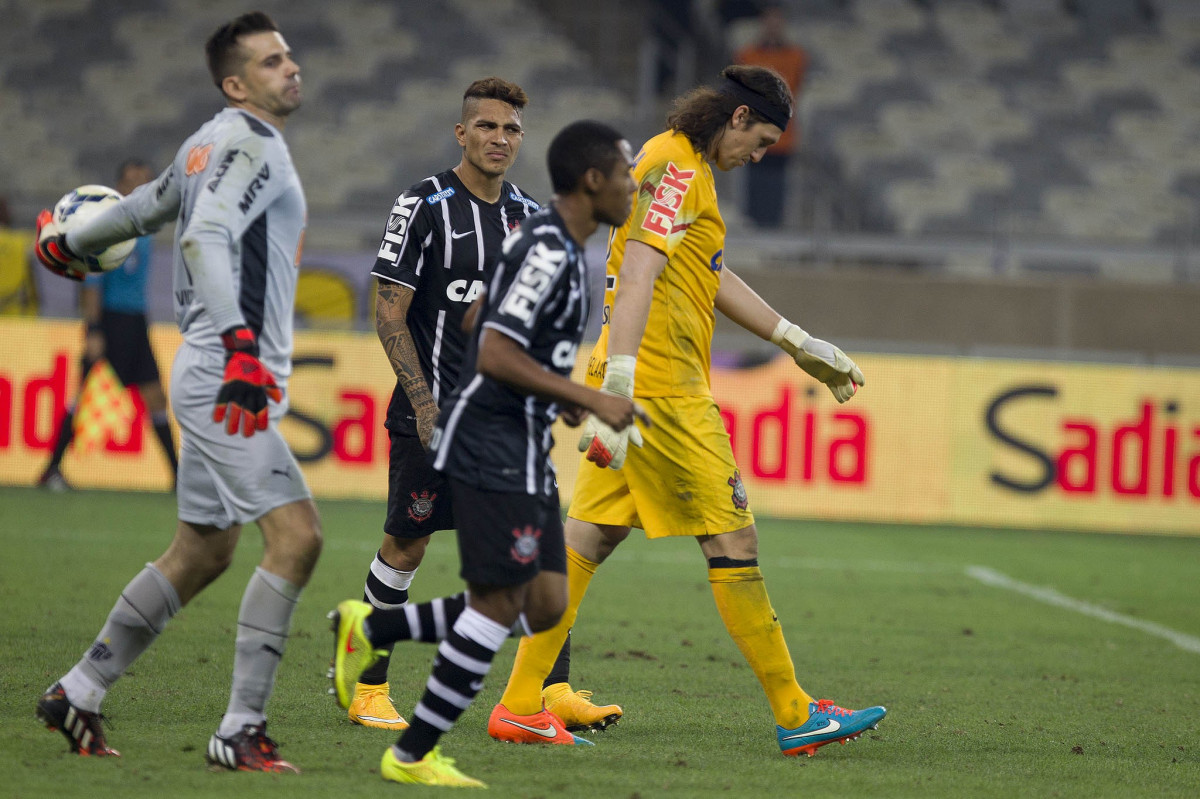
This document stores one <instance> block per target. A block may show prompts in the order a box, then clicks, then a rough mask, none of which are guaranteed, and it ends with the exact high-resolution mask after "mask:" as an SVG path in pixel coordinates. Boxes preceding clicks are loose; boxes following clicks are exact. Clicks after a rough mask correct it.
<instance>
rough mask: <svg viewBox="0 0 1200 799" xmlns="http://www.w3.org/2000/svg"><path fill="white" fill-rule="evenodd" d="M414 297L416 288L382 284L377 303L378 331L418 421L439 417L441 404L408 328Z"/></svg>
mask: <svg viewBox="0 0 1200 799" xmlns="http://www.w3.org/2000/svg"><path fill="white" fill-rule="evenodd" d="M412 297H413V292H412V289H409V288H407V287H403V286H397V285H394V284H391V283H385V282H383V281H380V284H379V294H378V297H377V300H376V303H375V332H376V333H377V334H378V336H379V343H380V344H382V345H383V351H384V353H385V354H386V355H387V358H388V362H389V363H390V364H391V366H392V371H393V372H394V373H395V375H396V382H397V383H398V384H399V386H400V387H401V388H402V389H403V390H404V393H405V395H406V396H407V397H408V400H409V402H410V403H411V404H412V407H413V411H414V412H415V413H416V415H417V418H418V419H423V418H426V417H427V416H433V415H436V413H437V405H436V403H434V401H433V394H431V393H430V391H429V384H428V383H426V382H425V374H424V373H423V372H422V371H421V359H420V357H419V356H418V355H417V345H416V343H415V342H414V341H413V337H412V332H411V331H410V330H409V329H408V321H407V318H408V308H409V305H410V304H411V303H412Z"/></svg>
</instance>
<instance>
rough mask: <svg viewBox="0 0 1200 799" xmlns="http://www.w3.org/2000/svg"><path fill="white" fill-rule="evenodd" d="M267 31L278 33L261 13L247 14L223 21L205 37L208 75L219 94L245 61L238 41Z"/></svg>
mask: <svg viewBox="0 0 1200 799" xmlns="http://www.w3.org/2000/svg"><path fill="white" fill-rule="evenodd" d="M267 31H276V32H278V31H279V28H277V27H275V22H274V21H273V20H272V19H271V18H270V17H268V16H267V15H266V14H264V13H263V12H261V11H251V12H249V13H248V14H242V15H241V16H240V17H237V18H235V19H231V20H230V21H229V22H226V23H225V24H224V25H222V26H221V27H219V28H217V29H216V30H215V31H213V35H212V36H209V37H208V41H207V42H205V43H204V55H205V56H206V57H207V58H208V72H209V74H210V75H212V79H213V83H215V84H216V85H217V88H218V89H221V93H222V94H224V93H225V90H224V89H223V88H222V86H221V85H222V84H223V83H224V82H225V79H226V78H228V77H229V76H230V75H233V74H236V73H237V71H238V69H240V68H241V66H242V63H243V62H244V61H245V57H244V56H243V55H242V54H241V53H240V52H239V48H238V45H239V42H238V40H239V39H241V37H243V36H246V35H248V34H251V33H265V32H267Z"/></svg>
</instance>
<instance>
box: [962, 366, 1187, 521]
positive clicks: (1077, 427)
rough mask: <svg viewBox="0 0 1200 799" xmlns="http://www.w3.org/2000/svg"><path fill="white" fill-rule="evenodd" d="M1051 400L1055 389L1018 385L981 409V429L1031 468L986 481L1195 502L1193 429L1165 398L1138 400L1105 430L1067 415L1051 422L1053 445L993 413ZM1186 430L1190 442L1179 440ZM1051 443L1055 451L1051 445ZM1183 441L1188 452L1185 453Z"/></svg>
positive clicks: (1033, 489)
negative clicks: (1029, 473)
mask: <svg viewBox="0 0 1200 799" xmlns="http://www.w3.org/2000/svg"><path fill="white" fill-rule="evenodd" d="M1057 396H1058V388H1057V387H1056V386H1042V385H1038V386H1021V387H1018V388H1016V389H1010V390H1008V391H1006V392H1004V393H1003V394H1000V395H999V396H997V397H996V398H995V399H994V400H993V401H992V402H991V404H990V405H989V406H988V410H987V413H986V415H985V418H986V420H987V424H988V429H989V431H990V432H991V434H992V435H993V437H995V438H996V439H997V440H998V441H999V442H1000V443H1001V444H1004V445H1007V446H1009V447H1012V448H1013V449H1014V450H1016V451H1017V452H1019V453H1021V454H1022V455H1023V456H1024V457H1026V458H1028V459H1029V462H1030V463H1031V464H1032V465H1033V466H1034V467H1035V469H1036V471H1035V475H1036V476H1035V477H1033V478H1032V479H1030V478H1028V477H1026V476H1024V475H1022V476H1020V477H1013V476H1010V475H1008V474H1007V473H1006V472H1003V471H999V470H997V471H993V472H992V481H993V482H994V483H996V484H998V485H1001V486H1004V487H1005V488H1008V489H1009V490H1014V491H1017V492H1019V493H1038V492H1041V491H1044V490H1046V489H1047V488H1050V487H1055V486H1056V487H1057V489H1058V490H1059V491H1061V492H1062V493H1063V494H1080V495H1084V496H1087V497H1094V496H1099V495H1101V494H1111V495H1115V496H1117V497H1122V498H1124V497H1129V498H1131V499H1149V498H1151V497H1161V498H1163V499H1172V498H1174V497H1175V496H1176V495H1177V493H1178V494H1183V487H1182V486H1180V485H1178V483H1179V482H1180V480H1181V479H1185V480H1186V481H1187V493H1188V494H1189V495H1191V496H1192V497H1200V449H1198V448H1197V447H1196V446H1195V445H1196V443H1197V442H1198V441H1200V427H1196V426H1184V425H1181V423H1180V421H1179V420H1178V417H1177V414H1178V413H1179V405H1178V403H1177V402H1176V401H1175V400H1173V399H1157V398H1145V399H1143V400H1142V401H1141V402H1140V403H1139V404H1138V405H1137V406H1136V407H1137V412H1136V415H1135V416H1134V418H1132V419H1128V418H1127V419H1123V420H1122V419H1118V420H1116V421H1115V422H1113V423H1110V424H1111V425H1112V426H1106V425H1105V424H1104V423H1102V422H1101V421H1099V420H1097V419H1091V418H1086V417H1082V418H1081V417H1067V418H1064V419H1063V420H1062V421H1061V422H1059V425H1058V429H1059V430H1060V431H1061V434H1062V435H1061V438H1060V440H1059V441H1058V442H1054V443H1047V442H1043V441H1039V440H1038V438H1037V437H1036V436H1030V435H1029V434H1028V432H1027V431H1024V430H1020V429H1019V428H1016V427H1009V426H1008V425H1005V424H1004V423H1003V421H1002V418H1003V417H1002V415H1001V411H1002V409H1003V408H1004V407H1005V406H1007V405H1008V404H1009V403H1014V402H1024V401H1028V400H1029V399H1036V400H1039V401H1045V400H1046V399H1053V398H1055V397H1057ZM1186 431H1191V434H1192V436H1191V439H1190V440H1189V439H1183V440H1181V438H1182V436H1186V435H1187V432H1186ZM1056 444H1057V446H1056ZM1189 444H1191V445H1192V447H1191V448H1190V449H1189V448H1188V446H1189Z"/></svg>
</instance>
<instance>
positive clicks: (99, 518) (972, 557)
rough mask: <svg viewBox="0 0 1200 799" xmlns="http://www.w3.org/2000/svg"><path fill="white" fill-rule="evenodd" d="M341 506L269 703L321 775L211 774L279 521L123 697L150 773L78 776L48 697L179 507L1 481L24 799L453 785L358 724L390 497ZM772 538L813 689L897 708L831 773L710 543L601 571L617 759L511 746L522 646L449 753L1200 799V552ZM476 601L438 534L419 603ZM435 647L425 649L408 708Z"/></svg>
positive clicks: (805, 679) (984, 539) (910, 535)
mask: <svg viewBox="0 0 1200 799" xmlns="http://www.w3.org/2000/svg"><path fill="white" fill-rule="evenodd" d="M320 506H321V512H322V516H323V520H324V525H325V538H326V545H325V551H324V554H323V556H322V561H321V563H320V565H319V567H318V569H317V573H316V575H315V577H314V579H313V581H312V583H311V585H310V586H309V588H308V590H307V591H306V592H305V595H304V597H303V599H302V601H301V604H300V607H299V609H298V611H297V614H296V617H295V621H294V625H293V634H292V638H291V640H290V642H289V645H288V650H287V654H286V656H285V658H284V661H283V665H282V666H281V668H280V672H279V679H278V684H277V686H276V691H275V695H274V697H273V698H272V700H271V704H270V706H269V708H268V710H269V712H270V732H271V735H272V737H274V738H276V740H278V741H279V742H280V744H281V747H282V752H283V754H284V756H285V757H287V758H288V759H290V760H292V761H293V762H295V763H296V764H297V765H298V766H300V767H301V768H302V769H303V771H304V773H303V774H302V775H301V776H298V777H296V776H282V775H264V774H233V773H227V772H222V773H212V772H210V771H208V770H207V769H206V767H205V765H204V762H203V752H204V747H205V744H206V742H207V740H208V737H209V735H210V734H211V733H212V731H213V730H214V729H215V727H216V724H217V722H218V720H219V718H220V716H221V713H222V712H223V711H224V708H225V702H226V699H227V696H228V690H229V679H230V664H231V660H232V657H233V630H234V623H235V619H236V614H237V607H238V604H239V602H240V599H241V594H242V589H243V587H244V585H245V581H246V578H247V577H248V575H249V573H250V571H251V570H252V569H253V567H254V565H255V563H256V561H257V560H258V557H259V554H260V551H261V544H260V537H259V534H258V531H257V529H256V528H253V527H250V528H247V530H246V532H245V534H244V536H243V541H242V543H241V545H240V548H239V552H238V555H237V559H236V562H235V564H234V566H233V567H232V568H231V569H230V571H229V573H227V574H226V575H224V576H223V577H222V578H221V579H220V580H218V581H217V582H216V583H215V584H214V585H212V586H211V587H210V588H209V589H208V590H207V591H206V592H205V593H203V594H201V596H200V597H198V598H197V599H196V600H195V601H194V602H193V603H192V604H191V605H190V606H188V607H187V608H185V609H184V610H183V612H182V613H180V614H179V615H178V616H177V617H176V618H175V620H174V621H173V622H172V624H171V626H170V627H169V628H168V630H167V632H166V633H165V634H164V635H163V636H162V638H161V639H160V640H159V641H158V642H157V643H156V645H155V646H154V647H152V648H151V650H150V651H149V652H148V653H147V654H146V655H145V656H143V657H142V659H141V660H139V661H138V662H136V663H135V664H134V666H133V668H132V670H131V671H130V673H129V674H128V675H127V676H126V677H125V678H124V679H123V680H121V681H120V682H119V683H118V684H117V686H116V687H115V688H114V689H113V691H112V692H111V693H110V694H109V698H108V701H107V703H106V705H105V712H106V713H107V715H108V716H110V718H111V721H112V726H111V727H110V728H109V732H108V736H109V742H110V744H111V745H113V746H114V747H116V748H117V749H119V750H121V752H122V754H123V757H122V758H120V759H119V760H112V759H105V760H101V759H90V758H79V757H75V756H72V755H68V754H67V752H66V741H65V740H64V739H63V738H62V736H61V735H60V734H59V733H50V732H47V731H46V730H45V729H43V728H42V727H41V726H40V725H39V724H38V722H37V721H36V720H35V719H34V715H33V710H34V703H35V701H36V700H37V697H38V695H39V694H40V692H41V691H42V690H43V689H44V688H45V687H46V686H47V685H49V684H50V683H51V682H52V681H53V680H54V679H56V678H57V677H58V676H59V675H60V674H62V673H63V672H64V671H65V670H66V669H67V668H69V667H70V666H71V664H72V663H74V662H75V660H76V659H77V658H78V657H79V656H80V654H81V653H82V652H83V651H84V650H85V649H86V648H87V647H88V645H89V644H90V643H91V640H92V636H93V635H94V634H95V633H96V632H97V631H98V629H99V627H100V625H101V623H102V622H103V620H104V617H105V616H106V614H107V613H108V611H109V609H110V607H111V606H112V603H113V601H114V600H115V598H116V596H117V593H118V592H119V590H120V589H121V587H122V586H123V585H124V584H125V583H126V582H127V581H128V580H129V578H130V577H132V576H133V574H135V573H136V572H137V571H138V570H139V569H140V568H141V566H142V564H143V563H144V562H145V561H147V560H151V559H153V558H155V557H157V555H158V554H159V553H160V552H161V551H162V549H163V548H164V547H165V546H166V544H167V542H168V541H169V540H170V537H171V534H172V531H173V529H174V514H175V508H174V502H173V499H172V498H171V497H169V496H166V495H138V494H117V493H101V492H80V493H74V494H68V495H53V494H48V493H45V492H40V491H37V490H34V489H19V488H3V489H0V531H2V533H0V535H2V536H3V549H2V551H0V601H2V605H0V607H3V613H2V615H0V618H2V621H0V644H2V645H0V653H2V655H3V663H2V665H0V775H3V776H2V784H0V796H5V797H13V798H14V799H44V798H45V797H47V796H63V797H77V796H87V797H109V796H112V797H117V796H121V797H130V796H160V797H161V796H170V797H171V799H182V798H183V797H210V796H211V797H217V796H222V797H223V796H235V795H243V794H245V793H250V794H252V795H254V796H256V797H274V796H279V797H284V796H287V797H297V796H303V797H337V799H346V797H350V796H355V797H367V796H380V795H390V794H396V795H400V794H401V793H403V794H404V795H405V796H421V795H444V791H442V792H440V793H438V792H435V791H434V790H431V789H416V788H411V787H407V786H397V785H391V784H384V783H383V782H382V781H380V779H379V776H378V764H379V758H380V755H381V754H382V752H383V750H384V748H385V747H386V746H387V745H388V744H389V743H391V742H392V740H393V739H394V735H393V734H392V733H388V732H385V731H379V730H368V729H364V728H361V727H356V726H354V725H352V724H350V723H349V721H348V720H347V719H346V717H345V714H344V713H342V712H340V711H338V710H337V708H336V706H335V705H334V702H333V700H332V698H331V697H329V696H328V695H326V687H327V681H326V680H325V677H324V675H325V669H326V666H327V664H328V661H329V649H330V639H331V636H330V635H329V633H328V631H327V622H326V620H325V613H326V611H328V610H329V609H330V608H331V607H333V605H334V604H335V603H336V602H337V601H338V600H340V599H344V598H347V597H358V596H360V595H361V589H362V583H363V578H364V576H365V570H366V567H367V565H368V563H369V561H370V558H371V556H372V554H373V553H374V551H375V549H376V547H377V546H378V543H379V537H380V532H379V531H380V527H381V524H382V520H383V513H384V507H383V503H365V502H353V503H352V502H322V503H321V505H320ZM760 532H761V539H762V542H761V563H762V567H763V571H764V573H765V574H766V577H767V586H768V590H769V591H770V594H771V598H772V601H773V604H774V606H775V609H776V611H777V612H778V615H779V618H780V619H781V621H782V622H783V625H784V630H785V633H786V635H787V638H788V642H789V645H790V648H791V653H792V658H793V660H794V661H795V663H796V670H797V674H798V675H799V678H800V683H801V685H803V686H805V688H806V689H807V690H808V691H809V692H810V693H813V694H814V695H815V696H817V697H828V698H831V699H834V700H835V701H837V702H838V703H839V704H843V705H846V706H849V707H859V706H862V705H865V704H877V703H878V704H883V705H886V706H887V707H888V711H889V713H888V717H887V718H886V719H885V720H884V722H883V723H882V725H881V726H880V729H879V730H878V731H877V732H873V733H870V734H868V735H864V736H863V738H862V739H861V740H859V741H857V742H854V743H852V744H849V745H846V746H836V745H834V746H829V747H826V748H824V749H822V750H821V751H820V753H819V754H818V755H817V756H816V757H815V758H812V759H808V758H800V759H792V758H784V757H782V756H780V755H779V753H778V749H777V747H776V744H775V736H774V725H773V722H772V720H771V716H770V712H769V710H768V708H767V704H766V701H765V699H764V698H763V695H762V693H761V691H760V690H759V687H758V684H757V682H756V681H755V679H754V676H753V674H752V673H751V671H750V669H749V668H748V667H747V666H746V665H745V663H744V661H743V660H742V658H741V656H740V655H739V653H738V651H737V649H736V648H735V646H734V645H733V643H732V642H731V641H730V640H729V638H728V637H727V636H726V634H725V631H724V629H723V627H722V626H721V623H720V620H719V618H718V616H717V613H716V610H715V608H714V606H713V601H712V597H711V594H710V592H709V589H708V584H707V581H706V577H705V565H704V561H703V558H702V557H701V555H700V552H699V548H698V547H697V546H696V545H695V544H694V543H693V542H692V541H689V540H672V541H661V542H654V543H650V542H647V541H645V540H644V539H643V538H642V537H641V536H639V535H635V536H632V537H631V538H630V540H629V541H628V542H627V543H626V544H625V545H624V546H623V547H622V548H621V549H620V550H618V552H617V553H616V554H615V555H614V556H613V558H612V559H611V560H610V561H609V562H608V563H607V564H605V565H604V566H602V567H601V569H600V571H599V572H598V573H597V576H596V578H595V579H594V580H593V582H592V587H591V590H590V592H589V595H588V599H587V601H586V602H585V604H584V606H583V611H582V613H581V614H580V619H579V622H578V624H577V625H576V628H575V654H574V678H573V683H574V685H575V687H577V688H588V689H591V690H593V691H595V692H596V699H597V700H599V701H615V702H619V703H621V704H622V705H623V706H624V708H625V713H626V716H625V720H624V721H622V722H621V724H619V725H617V726H616V727H613V728H610V729H609V730H608V731H607V732H604V733H600V734H597V735H595V736H594V737H593V740H595V741H596V746H595V747H548V748H539V747H530V746H513V745H506V744H499V743H496V742H494V741H492V740H491V739H490V738H488V736H487V734H486V732H485V726H486V720H487V715H488V713H489V712H490V710H491V707H492V705H493V704H494V703H495V701H496V700H497V698H498V697H499V694H500V691H501V690H502V688H503V684H504V680H505V679H506V677H507V674H508V670H509V668H510V665H511V663H512V656H513V651H514V650H515V642H510V643H509V644H508V645H506V647H505V648H504V650H503V651H502V652H501V653H500V655H499V656H498V658H497V660H496V663H495V667H494V668H493V671H492V673H491V676H490V678H489V681H488V684H487V686H486V687H485V688H484V691H483V693H482V694H481V695H480V698H479V700H478V701H477V702H476V704H475V706H474V707H472V708H471V709H470V710H469V711H468V712H467V713H466V714H465V715H464V716H463V718H462V720H461V721H460V723H459V725H458V727H456V728H455V729H454V730H453V731H451V732H450V733H449V734H448V735H447V736H446V737H445V738H443V741H442V744H443V750H444V751H445V752H446V753H447V754H448V755H450V756H452V757H455V758H456V759H457V760H458V764H459V766H460V767H461V768H462V769H463V770H464V771H465V772H466V773H468V774H470V775H472V776H475V777H478V778H480V779H482V780H484V781H486V782H488V783H489V784H490V786H491V789H492V790H491V793H490V795H494V796H520V797H552V796H569V797H576V796H580V797H585V796H597V797H599V796H603V797H659V796H668V797H672V796H673V797H693V796H730V797H740V796H746V797H767V796H775V795H789V796H801V795H803V796H878V797H903V796H912V797H985V796H996V797H1015V796H1060V797H1103V796H1113V797H1118V796H1119V797H1128V796H1156V797H1158V796H1180V797H1184V796H1196V795H1200V651H1196V650H1197V647H1200V587H1198V586H1200V579H1198V571H1200V538H1191V539H1185V538H1168V537H1152V536H1115V535H1086V534H1078V533H1075V534H1072V533H1057V532H1056V533H1048V532H1032V531H984V530H969V529H968V530H964V529H947V528H938V527H905V526H888V525H854V524H832V523H809V522H794V521H786V522H785V521H770V520H761V521H760ZM971 567H982V568H984V569H988V570H991V571H989V572H978V571H975V572H972V571H969V570H970V569H971ZM980 574H988V575H992V576H993V578H994V579H992V580H991V581H990V582H989V581H984V580H981V579H979V577H978V575H980ZM996 575H1001V577H996ZM460 587H461V583H460V582H459V579H458V577H457V552H456V547H455V544H454V541H453V536H452V534H446V533H442V534H439V535H438V536H436V537H435V539H434V542H433V544H432V545H431V547H430V551H429V556H428V558H427V560H426V562H425V565H424V566H423V567H422V568H421V571H420V573H419V574H418V576H417V579H416V581H415V583H414V585H413V598H414V599H415V600H417V601H420V600H423V599H427V598H430V597H433V596H437V595H440V594H446V593H451V592H454V591H457V590H459V589H460ZM1047 592H1054V593H1047ZM1056 598H1057V599H1056ZM433 653H434V650H433V648H432V647H430V646H425V645H418V644H401V645H400V646H399V647H398V649H397V653H396V657H395V659H394V661H393V665H392V672H391V683H392V686H393V696H394V697H395V698H396V700H397V704H398V706H399V707H400V710H401V713H407V712H409V711H411V709H412V707H413V705H414V704H415V702H416V699H417V697H418V696H419V692H420V690H421V688H422V686H423V683H424V679H425V676H426V675H427V673H428V668H429V663H430V660H431V658H432V657H433Z"/></svg>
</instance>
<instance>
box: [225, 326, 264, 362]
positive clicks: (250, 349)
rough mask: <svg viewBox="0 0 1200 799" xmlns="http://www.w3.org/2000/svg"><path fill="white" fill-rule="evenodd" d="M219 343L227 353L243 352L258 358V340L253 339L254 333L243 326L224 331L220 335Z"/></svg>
mask: <svg viewBox="0 0 1200 799" xmlns="http://www.w3.org/2000/svg"><path fill="white" fill-rule="evenodd" d="M221 343H222V344H223V345H225V351H226V352H227V353H230V354H232V353H235V352H245V353H249V354H250V355H253V356H254V357H255V358H257V357H258V339H256V338H255V337H254V331H253V330H251V329H250V328H248V327H246V326H245V325H238V326H237V327H231V328H229V329H228V330H226V331H225V332H224V333H222V334H221Z"/></svg>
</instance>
